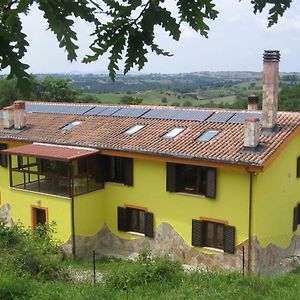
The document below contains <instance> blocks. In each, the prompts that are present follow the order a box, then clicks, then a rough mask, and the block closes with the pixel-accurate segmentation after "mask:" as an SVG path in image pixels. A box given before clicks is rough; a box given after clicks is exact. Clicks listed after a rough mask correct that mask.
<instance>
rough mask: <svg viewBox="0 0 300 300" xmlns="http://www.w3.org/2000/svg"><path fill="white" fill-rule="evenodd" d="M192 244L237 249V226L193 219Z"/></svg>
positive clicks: (228, 249)
mask: <svg viewBox="0 0 300 300" xmlns="http://www.w3.org/2000/svg"><path fill="white" fill-rule="evenodd" d="M192 245H193V246H197V247H212V248H216V249H222V250H224V252H228V253H234V251H235V227H234V226H229V225H226V224H223V223H218V222H211V221H199V220H192Z"/></svg>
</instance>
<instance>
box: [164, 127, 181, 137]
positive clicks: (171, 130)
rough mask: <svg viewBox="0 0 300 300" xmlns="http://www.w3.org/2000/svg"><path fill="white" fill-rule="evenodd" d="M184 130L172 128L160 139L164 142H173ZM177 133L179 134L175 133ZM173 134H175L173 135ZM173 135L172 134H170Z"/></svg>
mask: <svg viewBox="0 0 300 300" xmlns="http://www.w3.org/2000/svg"><path fill="white" fill-rule="evenodd" d="M184 130H185V128H184V127H177V126H175V127H172V128H171V129H170V130H169V131H168V132H166V133H165V134H164V135H163V136H162V137H163V138H164V139H166V140H173V139H175V138H176V137H177V136H178V135H179V134H181V133H182V132H183V131H184ZM176 131H179V132H176ZM174 132H175V133H174ZM172 133H173V134H172Z"/></svg>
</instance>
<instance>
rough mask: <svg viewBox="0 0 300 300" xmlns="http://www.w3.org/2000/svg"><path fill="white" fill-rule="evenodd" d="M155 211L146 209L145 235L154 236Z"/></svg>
mask: <svg viewBox="0 0 300 300" xmlns="http://www.w3.org/2000/svg"><path fill="white" fill-rule="evenodd" d="M153 219H154V218H153V213H151V212H148V211H145V236H148V237H151V238H153V237H154V224H153Z"/></svg>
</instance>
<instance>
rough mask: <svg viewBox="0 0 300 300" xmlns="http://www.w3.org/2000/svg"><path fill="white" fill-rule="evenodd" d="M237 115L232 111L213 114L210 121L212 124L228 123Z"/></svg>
mask: <svg viewBox="0 0 300 300" xmlns="http://www.w3.org/2000/svg"><path fill="white" fill-rule="evenodd" d="M234 114H235V113H233V112H230V111H220V112H216V113H215V114H213V115H212V116H211V117H210V118H209V119H208V121H210V122H227V121H228V120H229V119H230V118H231V117H232V116H233V115H234Z"/></svg>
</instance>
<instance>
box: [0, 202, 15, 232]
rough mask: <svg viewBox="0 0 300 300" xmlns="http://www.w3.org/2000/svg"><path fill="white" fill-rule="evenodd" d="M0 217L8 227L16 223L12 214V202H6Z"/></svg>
mask: <svg viewBox="0 0 300 300" xmlns="http://www.w3.org/2000/svg"><path fill="white" fill-rule="evenodd" d="M0 219H1V220H3V221H4V222H5V224H6V225H7V226H8V227H11V226H13V225H14V224H15V223H14V221H13V219H12V216H11V206H10V204H8V203H6V204H3V205H2V206H1V207H0Z"/></svg>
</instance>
